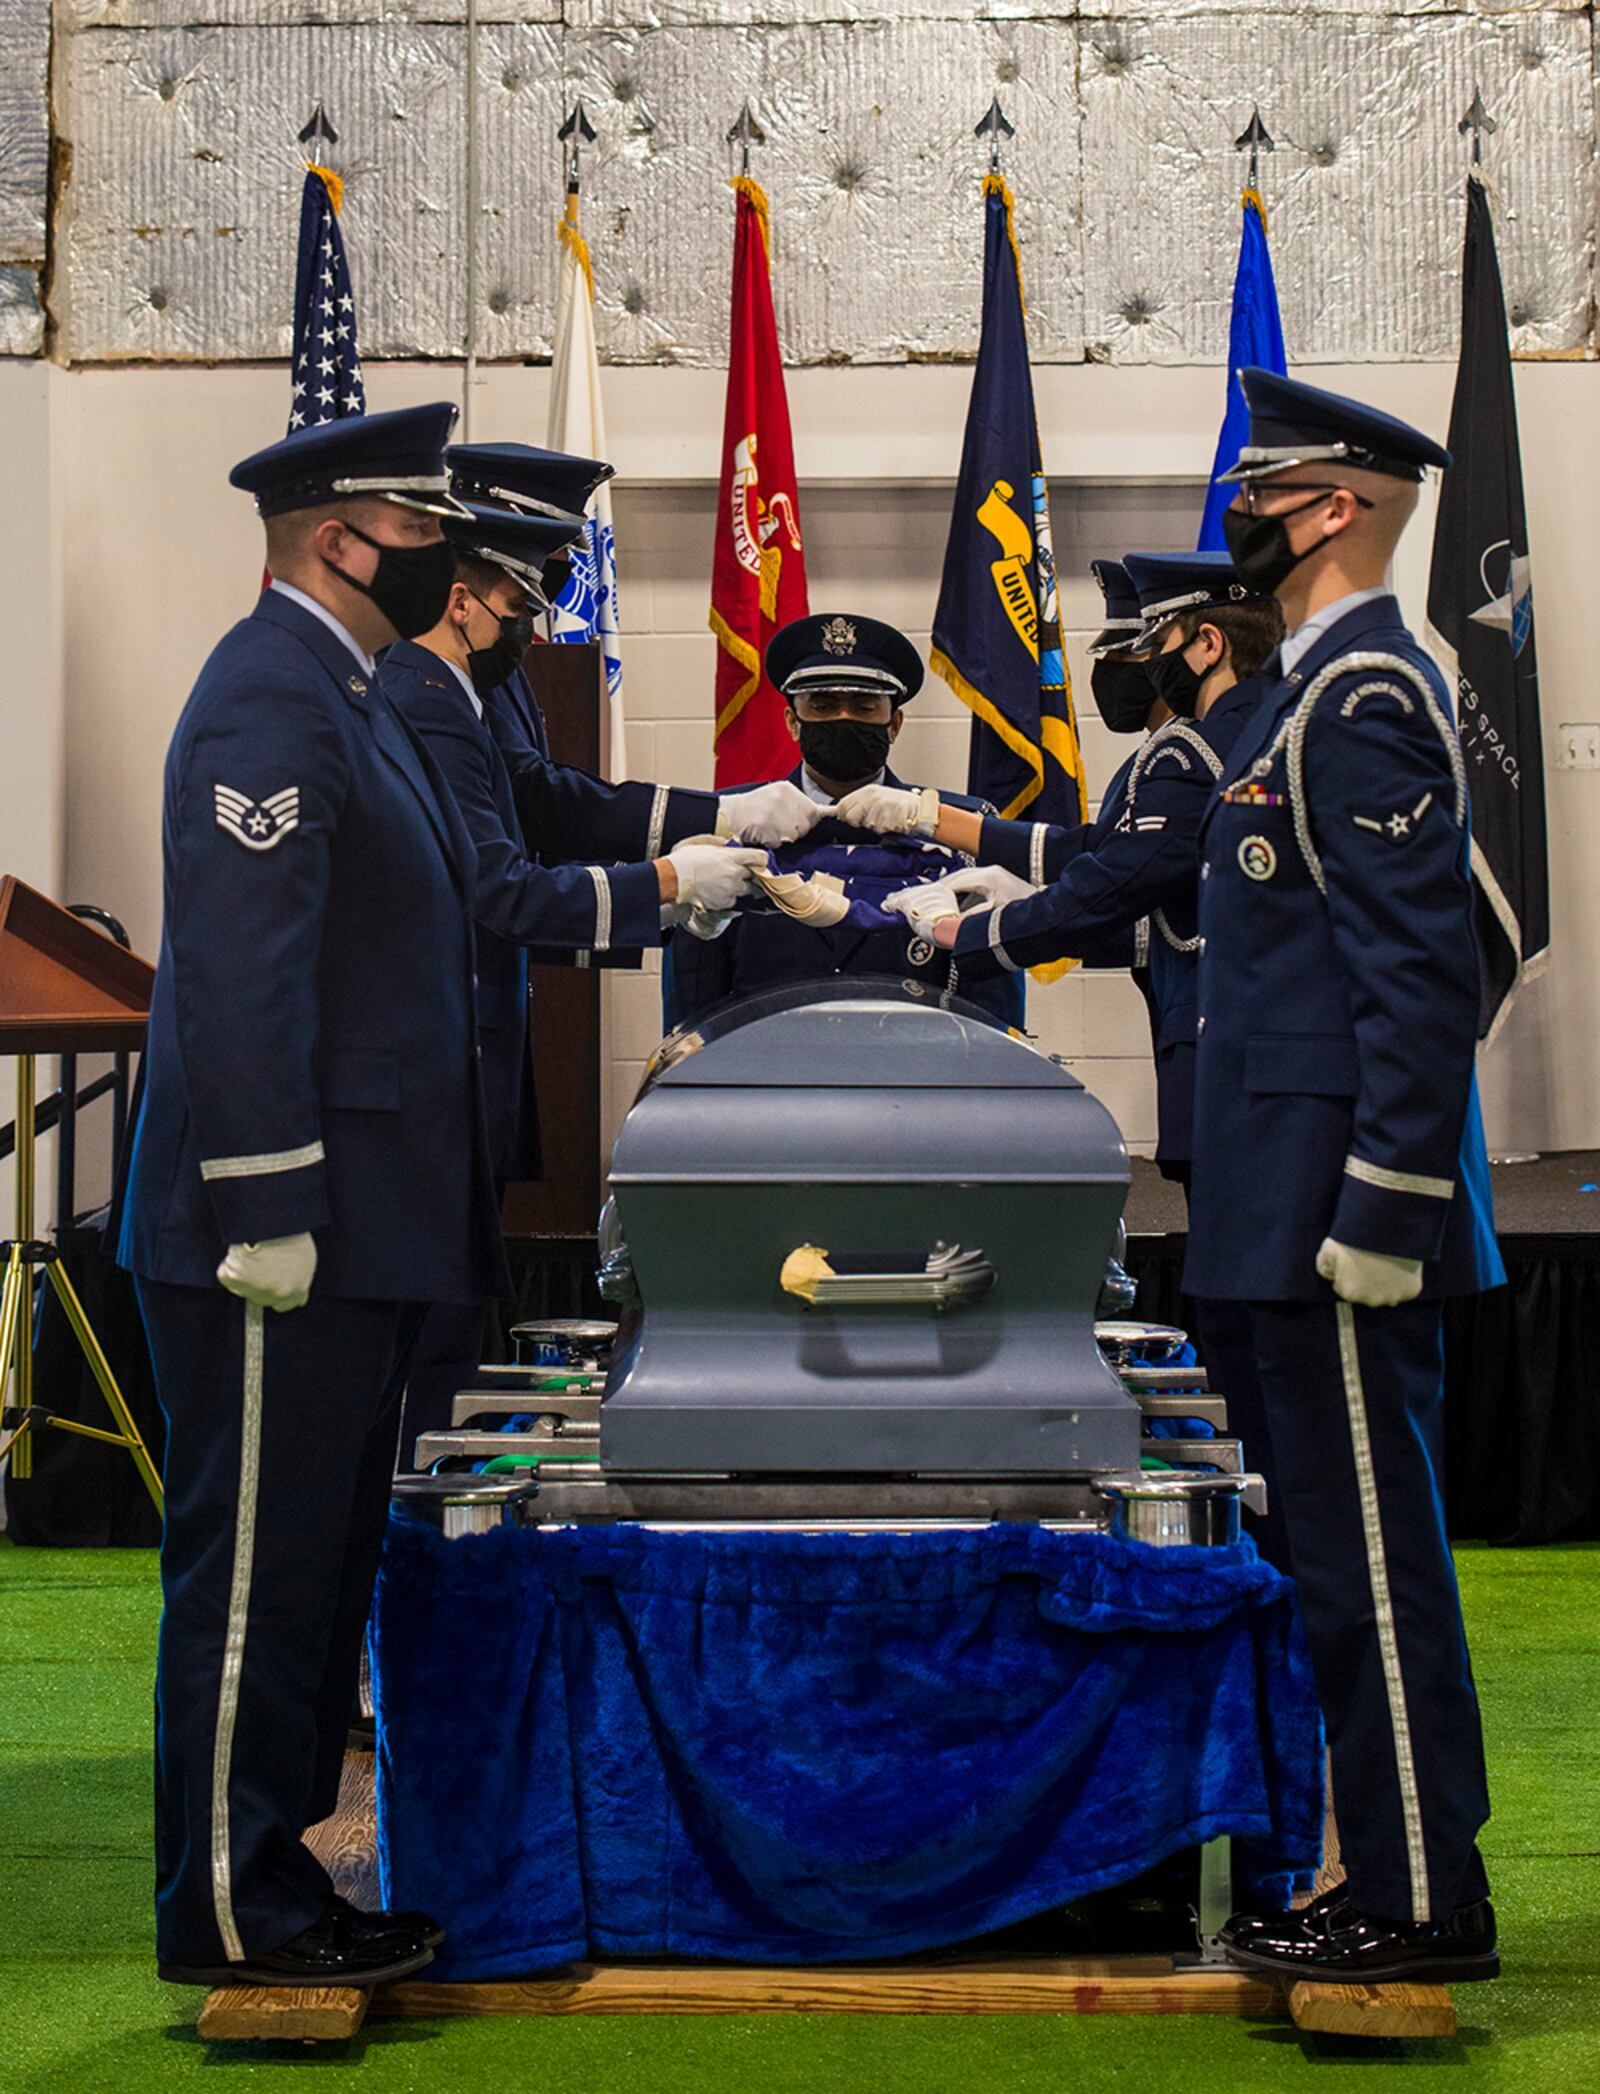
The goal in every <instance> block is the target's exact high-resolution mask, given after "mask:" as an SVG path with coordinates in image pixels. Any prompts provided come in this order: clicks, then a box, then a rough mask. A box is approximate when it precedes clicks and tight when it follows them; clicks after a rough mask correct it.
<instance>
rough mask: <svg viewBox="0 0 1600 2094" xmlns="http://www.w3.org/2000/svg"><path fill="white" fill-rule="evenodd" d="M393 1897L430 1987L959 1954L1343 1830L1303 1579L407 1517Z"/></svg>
mask: <svg viewBox="0 0 1600 2094" xmlns="http://www.w3.org/2000/svg"><path fill="white" fill-rule="evenodd" d="M373 1647H374V1659H375V1674H376V1680H375V1684H376V1693H377V1704H378V1715H379V1739H380V1750H379V1762H378V1823H379V1843H380V1856H381V1864H382V1876H383V1892H384V1902H385V1904H387V1905H395V1906H405V1907H409V1906H415V1907H421V1908H423V1909H424V1910H427V1911H430V1912H432V1913H435V1914H436V1915H437V1916H438V1917H439V1918H440V1919H441V1920H443V1921H444V1923H445V1924H446V1925H447V1926H448V1928H449V1930H450V1940H449V1943H448V1945H447V1947H446V1948H445V1949H444V1950H443V1951H442V1952H441V1954H440V1957H439V1959H438V1963H437V1964H436V1966H435V1970H434V1971H433V1972H430V1976H433V1975H437V1976H439V1977H445V1978H459V1979H465V1978H488V1977H508V1976H511V1975H514V1974H516V1973H519V1972H526V1971H533V1970H539V1969H544V1968H549V1967H550V1966H552V1965H555V1964H560V1963H565V1962H571V1961H574V1960H576V1959H579V1958H582V1957H584V1956H588V1955H594V1954H606V1953H609V1954H636V1955H637V1954H677V1955H689V1956H707V1957H725V1958H739V1959H743V1960H749V1961H766V1962H791V1963H807V1962H822V1961H836V1960H840V1959H846V1958H864V1957H881V1956H885V1955H896V1954H901V1953H906V1952H909V1951H911V1950H915V1949H922V1948H928V1947H932V1946H936V1945H939V1944H942V1943H946V1942H951V1941H957V1940H961V1939H964V1938H966V1937H969V1936H971V1935H975V1934H979V1933H983V1932H986V1931H990V1930H993V1929H995V1928H999V1927H1003V1926H1006V1925H1009V1924H1010V1923H1012V1922H1013V1921H1016V1920H1020V1919H1025V1918H1028V1917H1030V1916H1032V1915H1034V1914H1037V1913H1040V1912H1043V1911H1047V1910H1049V1909H1050V1908H1052V1907H1053V1906H1056V1905H1059V1904H1063V1903H1065V1902H1066V1901H1067V1900H1069V1899H1071V1898H1073V1897H1076V1896H1079V1895H1081V1894H1082V1893H1084V1892H1085V1891H1088V1890H1092V1889H1096V1888H1100V1887H1102V1886H1105V1885H1108V1884H1112V1883H1116V1882H1119V1881H1123V1880H1126V1879H1128V1878H1130V1877H1133V1876H1135V1875H1138V1874H1140V1873H1141V1872H1142V1871H1143V1870H1145V1869H1146V1868H1148V1867H1150V1866H1152V1865H1153V1864H1154V1863H1155V1862H1157V1861H1159V1860H1160V1859H1161V1858H1162V1857H1163V1856H1165V1855H1167V1854H1170V1853H1173V1852H1175V1851H1177V1850H1179V1849H1181V1848H1184V1847H1188V1846H1192V1845H1194V1844H1196V1843H1197V1842H1199V1841H1202V1840H1205V1839H1209V1838H1212V1837H1214V1836H1216V1835H1217V1834H1220V1833H1231V1834H1233V1835H1234V1836H1235V1837H1236V1838H1238V1839H1240V1840H1242V1841H1245V1842H1248V1843H1249V1845H1250V1850H1251V1858H1252V1862H1253V1865H1254V1868H1255V1872H1256V1874H1257V1876H1258V1877H1260V1878H1264V1879H1266V1880H1267V1883H1268V1884H1269V1885H1270V1886H1271V1887H1272V1888H1276V1889H1277V1890H1279V1891H1280V1892H1281V1891H1283V1890H1285V1889H1286V1888H1287V1879H1288V1878H1289V1876H1290V1875H1291V1874H1293V1873H1294V1872H1298V1871H1304V1870H1306V1869H1308V1868H1309V1867H1311V1866H1312V1865H1313V1864H1314V1862H1315V1858H1316V1854H1317V1850H1318V1845H1319V1842H1320V1839H1321V1832H1322V1737H1321V1726H1320V1720H1319V1717H1318V1714H1317V1709H1316V1703H1315V1698H1314V1695H1313V1690H1312V1685H1311V1679H1310V1673H1309V1668H1308V1665H1307V1661H1306V1656H1305V1651H1304V1647H1303V1643H1302V1641H1301V1637H1300V1630H1299V1627H1298V1621H1297V1617H1296V1615H1295V1613H1294V1609H1293V1605H1292V1599H1291V1588H1290V1586H1289V1585H1288V1584H1287V1582H1286V1581H1285V1580H1284V1579H1283V1578H1281V1577H1280V1576H1279V1574H1278V1573H1277V1572H1276V1571H1274V1570H1273V1569H1272V1568H1271V1567H1270V1566H1269V1565H1267V1564H1265V1563H1263V1562H1262V1561H1260V1559H1259V1558H1258V1557H1257V1556H1256V1554H1255V1551H1254V1548H1253V1546H1252V1545H1251V1544H1250V1543H1249V1542H1243V1543H1241V1544H1239V1545H1238V1546H1237V1547H1234V1548H1226V1549H1153V1548H1147V1547H1144V1546H1142V1545H1140V1544H1136V1543H1125V1542H1117V1541H1113V1540H1111V1539H1110V1538H1109V1537H1108V1536H1104V1535H1099V1534H1084V1533H1049V1532H1045V1531H1041V1530H1040V1529H1038V1528H1035V1527H1030V1526H1020V1525H1019V1526H995V1527H991V1528H988V1529H981V1530H974V1531H971V1532H946V1533H923V1534H915V1533H914V1534H906V1535H888V1534H871V1535H842V1534H841V1535H834V1534H828V1535H812V1536H807V1535H792V1534H774V1533H766V1534H760V1533H756V1534H725V1535H724V1534H704V1533H701V1534H654V1533H648V1532H644V1531H641V1530H639V1529H637V1528H628V1527H601V1528H594V1529H588V1530H585V1529H568V1530H555V1531H541V1530H538V1529H534V1528H523V1529H517V1528H506V1529H502V1530H500V1531H498V1532H496V1533H493V1534H488V1535H481V1536H475V1537H471V1538H467V1539H463V1540H457V1541H446V1540H445V1539H444V1538H443V1537H442V1536H441V1535H440V1534H439V1533H438V1532H437V1531H436V1530H434V1529H431V1528H428V1527H425V1526H423V1525H421V1524H419V1523H415V1522H412V1521H410V1520H407V1519H399V1518H397V1519H395V1520H394V1521H392V1522H391V1525H390V1530H389V1536H388V1543H387V1548H386V1552H385V1556H384V1564H383V1571H382V1574H381V1577H380V1580H379V1586H378V1596H377V1604H376V1611H375V1617H374V1632H373Z"/></svg>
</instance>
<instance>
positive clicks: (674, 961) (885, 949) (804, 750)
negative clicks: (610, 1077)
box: [662, 613, 1022, 1030]
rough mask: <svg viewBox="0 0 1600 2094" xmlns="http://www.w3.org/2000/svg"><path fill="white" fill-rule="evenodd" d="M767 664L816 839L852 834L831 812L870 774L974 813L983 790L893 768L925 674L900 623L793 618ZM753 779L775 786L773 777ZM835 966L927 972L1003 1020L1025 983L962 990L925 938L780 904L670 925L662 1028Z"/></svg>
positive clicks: (902, 794) (975, 816)
mask: <svg viewBox="0 0 1600 2094" xmlns="http://www.w3.org/2000/svg"><path fill="white" fill-rule="evenodd" d="M766 669H767V676H768V678H769V679H770V681H771V683H772V684H773V687H774V688H775V689H776V690H778V691H779V692H781V694H782V695H783V698H784V700H785V705H784V721H785V723H786V725H787V727H788V729H789V732H790V734H791V735H792V736H793V737H794V739H795V741H796V742H797V743H798V745H799V754H800V761H799V762H798V763H797V764H796V765H795V767H794V769H793V770H792V771H791V772H790V773H789V778H788V787H789V789H790V790H796V791H798V792H799V793H801V794H802V795H803V796H804V797H805V799H806V801H807V803H808V804H809V805H810V806H811V807H812V809H813V812H814V814H815V816H816V817H817V818H818V819H819V821H820V822H821V826H820V827H818V828H816V829H814V830H813V831H812V832H811V840H812V841H813V842H815V843H817V844H819V845H824V846H826V845H828V844H838V843H845V844H859V843H860V842H861V837H860V834H859V830H858V829H855V828H851V827H846V828H845V829H844V830H843V831H842V832H840V831H839V830H838V829H836V828H835V827H834V826H833V824H832V823H831V822H830V821H829V820H828V819H827V817H829V816H831V815H832V814H833V813H834V810H835V809H836V807H837V806H838V805H839V803H840V802H841V801H842V800H843V798H844V797H845V796H846V795H847V794H849V793H851V792H855V791H858V790H859V788H861V787H862V786H872V787H876V788H877V789H879V790H882V791H885V792H888V793H889V794H891V795H894V796H896V797H897V798H898V799H901V800H913V801H915V802H916V804H917V805H918V807H919V808H920V807H922V806H924V805H926V806H927V807H928V808H929V809H933V810H937V809H938V808H939V807H940V806H952V807H957V808H961V809H964V810H967V812H968V816H969V819H970V820H971V821H972V822H973V823H974V825H976V823H977V822H978V821H979V820H980V819H981V817H982V815H983V814H984V813H985V812H991V813H992V811H993V810H992V809H988V808H986V807H985V805H984V803H983V802H982V801H979V800H973V799H969V798H967V797H966V796H964V795H960V794H955V793H941V792H938V791H936V790H935V788H934V787H932V786H926V787H916V786H911V787H908V786H906V785H904V784H903V783H902V781H901V780H900V779H898V778H897V777H896V776H895V775H894V773H893V772H892V771H891V770H890V769H889V750H890V747H891V745H892V744H893V742H894V740H895V737H896V736H897V735H898V734H899V732H900V728H901V725H902V723H903V720H904V717H905V715H904V707H905V706H906V704H907V703H908V701H909V700H910V699H912V698H914V697H915V696H916V694H917V692H918V690H919V689H920V688H921V685H922V676H923V669H922V658H921V656H920V655H919V654H918V653H917V650H916V649H915V647H913V646H912V644H911V642H910V641H909V640H908V639H907V638H906V636H905V634H904V633H901V632H897V631H896V629H895V628H894V627H893V626H892V625H885V624H884V623H883V622H882V621H881V620H880V619H877V618H860V617H854V616H850V617H844V616H840V615H838V614H837V613H829V614H821V613H819V614H818V615H816V616H813V617H809V618H797V619H795V620H793V621H792V622H791V623H790V624H788V625H786V626H783V627H781V628H780V629H779V630H778V631H777V632H775V633H774V634H773V636H772V638H771V640H770V641H769V642H768V645H767V658H766ZM758 790H759V791H767V792H770V791H773V790H775V787H774V786H773V785H771V784H769V785H766V786H763V787H759V788H758ZM838 974H888V975H895V976H898V977H901V978H908V979H910V980H913V981H917V982H921V983H926V984H927V985H928V987H929V988H930V989H931V990H933V991H934V992H935V993H936V994H941V995H942V994H944V993H945V992H946V991H948V990H950V989H952V988H958V989H959V993H960V994H961V995H963V996H967V995H969V993H970V994H971V996H972V1000H974V1001H976V1002H977V1003H978V1004H979V1005H980V1006H981V1007H983V1008H986V1009H988V1010H989V1011H990V1012H991V1013H992V1014H993V1015H994V1016H995V1017H997V1018H998V1019H1000V1021H1001V1022H1002V1023H1004V1024H1007V1025H1017V1024H1020V1023H1021V1021H1022V994H1021V984H1020V983H1018V982H1016V981H1007V982H991V983H989V984H988V985H987V987H985V988H982V989H979V990H976V991H972V992H969V991H968V989H967V987H966V984H965V983H960V984H957V983H956V982H955V981H954V980H953V978H952V971H951V968H950V963H949V961H948V960H946V959H945V958H944V957H943V956H942V955H941V954H939V953H938V952H937V951H936V950H935V948H934V946H933V945H932V944H931V943H930V942H929V941H928V940H926V939H923V940H921V941H916V940H913V941H912V943H911V944H910V945H909V946H908V945H907V943H906V941H905V939H904V938H903V937H902V936H901V935H900V934H899V932H898V931H897V930H895V931H891V930H882V931H863V930H858V929H856V928H854V927H853V926H852V925H851V924H850V923H849V922H848V921H847V922H844V923H840V924H835V925H833V926H832V927H831V928H829V929H825V930H824V929H818V928H816V927H815V926H814V925H811V924H807V923H799V922H796V921H795V920H794V919H793V918H791V917H787V916H782V915H778V914H771V915H768V914H753V913H752V914H747V915H742V916H738V917H736V918H735V919H734V920H733V921H732V922H731V923H730V924H729V925H728V927H727V929H726V930H725V931H724V932H722V933H721V934H720V935H719V936H717V937H715V938H713V939H696V938H693V937H689V936H686V935H685V933H684V932H683V931H681V930H680V931H674V932H673V933H672V935H671V937H670V938H669V939H668V941H667V954H666V960H665V963H664V965H663V969H662V1002H663V1006H664V1013H665V1018H666V1023H667V1026H668V1028H669V1030H670V1029H671V1028H674V1027H677V1026H681V1025H688V1024H692V1023H693V1022H694V1021H695V1020H696V1019H697V1018H699V1017H700V1016H701V1015H702V1014H703V1013H704V1012H706V1011H708V1010H710V1009H711V1007H712V1006H713V1005H714V1004H718V1003H721V1002H722V1001H723V1000H724V998H726V997H730V996H749V995H752V994H754V993H755V992H756V991H757V990H760V989H770V988H775V987H778V986H780V985H781V984H783V983H785V982H800V981H817V980H823V979H826V978H827V977H829V976H832V975H838Z"/></svg>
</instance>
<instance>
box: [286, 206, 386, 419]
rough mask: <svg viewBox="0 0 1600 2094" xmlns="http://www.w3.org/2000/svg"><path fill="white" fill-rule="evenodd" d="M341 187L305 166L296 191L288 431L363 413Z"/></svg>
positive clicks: (364, 404) (363, 390) (363, 389)
mask: <svg viewBox="0 0 1600 2094" xmlns="http://www.w3.org/2000/svg"><path fill="white" fill-rule="evenodd" d="M343 198H344V184H343V182H342V181H341V180H340V179H339V177H338V175H336V174H335V173H334V172H333V170H332V169H331V168H328V167H308V168H307V169H306V179H305V186H304V188H303V189H302V190H301V192H300V253H299V261H298V266H297V268H296V271H295V280H294V394H293V398H292V400H291V402H290V406H289V428H290V430H291V431H293V430H296V429H314V428H316V427H317V425H318V424H319V423H321V422H337V421H342V420H343V418H344V417H345V416H346V415H348V414H365V413H366V411H367V392H366V387H365V385H364V384H363V382H362V377H361V356H360V352H359V351H358V350H357V348H356V301H355V294H354V292H353V291H352V290H351V288H350V265H349V263H348V262H347V261H346V260H345V253H344V238H343V235H342V234H341V233H340V231H339V205H340V203H341V202H342V201H343Z"/></svg>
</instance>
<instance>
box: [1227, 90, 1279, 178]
mask: <svg viewBox="0 0 1600 2094" xmlns="http://www.w3.org/2000/svg"><path fill="white" fill-rule="evenodd" d="M1233 149H1234V151H1235V152H1236V153H1243V152H1248V153H1249V155H1250V172H1249V174H1248V175H1246V177H1245V187H1246V188H1247V189H1257V190H1258V189H1259V188H1260V187H1261V155H1262V154H1263V153H1275V152H1276V151H1277V150H1278V141H1277V140H1276V139H1275V138H1274V137H1273V135H1272V133H1271V132H1270V131H1269V130H1268V129H1267V127H1266V125H1265V124H1264V123H1263V122H1262V121H1261V111H1260V109H1259V107H1257V108H1255V109H1252V110H1251V112H1250V121H1249V123H1247V124H1246V125H1245V127H1244V129H1243V130H1242V131H1241V132H1240V133H1239V135H1238V137H1237V138H1236V139H1235V140H1234V141H1233Z"/></svg>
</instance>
